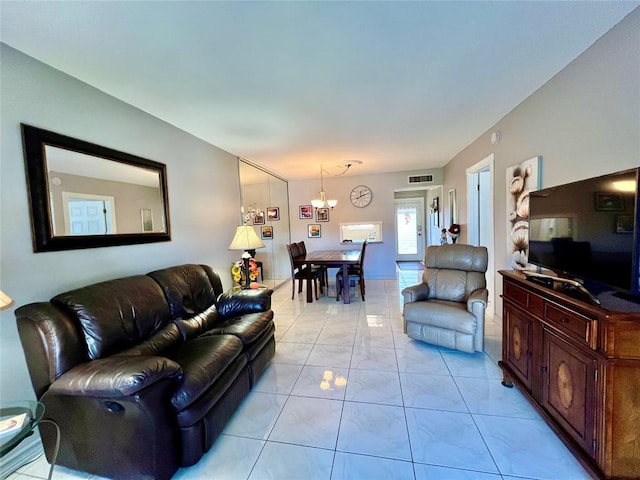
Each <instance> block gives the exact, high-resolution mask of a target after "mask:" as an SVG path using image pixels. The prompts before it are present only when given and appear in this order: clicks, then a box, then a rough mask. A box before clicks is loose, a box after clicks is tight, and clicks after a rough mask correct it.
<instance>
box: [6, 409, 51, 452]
mask: <svg viewBox="0 0 640 480" xmlns="http://www.w3.org/2000/svg"><path fill="white" fill-rule="evenodd" d="M22 414H26V418H25V420H24V422H23V423H22V426H21V427H20V428H19V429H17V430H14V431H12V432H9V433H7V434H4V435H0V457H4V456H5V455H6V454H7V453H9V452H10V451H11V450H13V449H14V448H15V447H17V446H18V445H19V444H20V442H22V441H23V440H24V439H25V438H27V437H28V436H29V435H31V434H33V431H34V430H35V428H36V427H37V426H38V425H39V424H40V422H41V421H42V418H43V417H44V405H43V404H42V403H40V402H36V401H35V400H34V401H24V402H14V403H9V404H7V405H6V406H3V407H2V408H0V421H2V420H8V419H10V418H11V417H14V416H16V415H22Z"/></svg>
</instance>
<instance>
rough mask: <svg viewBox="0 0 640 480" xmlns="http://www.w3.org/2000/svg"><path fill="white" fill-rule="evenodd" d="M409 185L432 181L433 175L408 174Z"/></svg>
mask: <svg viewBox="0 0 640 480" xmlns="http://www.w3.org/2000/svg"><path fill="white" fill-rule="evenodd" d="M408 178H409V182H408V183H409V185H416V184H420V183H433V175H409V177H408Z"/></svg>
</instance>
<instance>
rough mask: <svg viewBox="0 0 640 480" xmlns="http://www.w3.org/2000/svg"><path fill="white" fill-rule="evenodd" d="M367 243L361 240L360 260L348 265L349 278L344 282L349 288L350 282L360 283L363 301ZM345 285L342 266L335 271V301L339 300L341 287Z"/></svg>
mask: <svg viewBox="0 0 640 480" xmlns="http://www.w3.org/2000/svg"><path fill="white" fill-rule="evenodd" d="M368 243H369V241H368V240H365V241H364V242H362V250H361V251H360V261H359V262H358V264H357V265H350V266H349V269H348V273H349V278H348V281H347V283H346V288H350V286H351V282H352V281H353V282H354V285H355V282H358V284H359V285H360V296H361V297H362V301H364V292H365V285H364V255H365V253H366V251H367V244H368ZM344 285H345V282H344V281H343V278H342V268H340V269H339V270H338V272H337V273H336V292H337V295H336V301H339V300H340V294H341V293H342V288H343V286H344Z"/></svg>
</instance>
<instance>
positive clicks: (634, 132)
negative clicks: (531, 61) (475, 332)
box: [445, 7, 640, 314]
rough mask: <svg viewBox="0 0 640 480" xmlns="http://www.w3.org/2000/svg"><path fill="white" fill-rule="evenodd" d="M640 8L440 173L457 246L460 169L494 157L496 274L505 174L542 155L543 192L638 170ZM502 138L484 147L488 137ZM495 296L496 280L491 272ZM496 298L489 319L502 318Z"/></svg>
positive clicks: (463, 209) (462, 217) (501, 259)
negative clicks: (452, 206)
mask: <svg viewBox="0 0 640 480" xmlns="http://www.w3.org/2000/svg"><path fill="white" fill-rule="evenodd" d="M639 85H640V7H639V8H636V9H635V10H634V11H633V12H631V14H629V15H628V16H627V17H626V18H625V19H623V20H622V21H621V22H620V23H619V24H618V25H617V26H615V27H614V28H613V29H612V30H610V31H609V32H608V33H607V34H605V35H604V36H603V37H602V38H600V39H599V40H598V41H596V42H595V43H594V44H593V45H592V46H591V47H590V48H589V49H588V50H586V51H585V52H584V53H583V54H582V55H580V56H579V57H578V58H576V59H575V60H574V61H573V62H572V63H570V64H569V65H568V66H567V67H566V68H564V69H563V70H562V71H561V72H560V73H558V74H557V75H556V76H555V77H553V78H552V79H551V80H550V81H549V82H547V83H546V84H545V85H544V86H543V87H541V88H540V89H539V90H538V91H536V92H535V93H533V94H532V95H531V96H530V97H529V98H527V99H526V100H525V101H524V102H522V103H521V104H520V105H518V106H517V107H516V108H515V109H514V110H512V111H511V112H510V113H509V114H508V115H506V116H505V117H504V118H503V119H501V120H500V121H499V122H498V123H497V124H496V125H494V126H493V127H492V128H490V129H489V130H487V132H486V133H485V134H483V135H482V136H480V137H479V138H478V139H476V140H475V141H474V142H472V143H471V144H470V145H469V146H468V147H467V148H465V149H464V150H463V151H462V152H460V153H459V154H458V155H456V156H455V157H454V158H453V159H452V160H451V161H450V162H449V163H448V164H447V165H446V167H445V191H447V190H449V189H450V188H455V189H456V190H457V192H458V210H459V223H460V224H461V225H462V238H463V241H464V238H465V235H466V231H467V229H466V228H465V227H466V225H465V224H466V223H467V221H468V220H467V205H466V196H467V186H466V180H465V169H466V168H468V167H470V166H472V165H473V164H475V163H477V162H479V161H481V160H482V159H484V158H485V157H487V156H488V155H489V154H491V153H494V154H495V183H494V191H493V195H494V198H493V200H494V212H495V228H494V235H495V249H496V258H495V265H496V270H499V269H505V268H508V267H507V265H508V264H507V251H506V248H507V247H506V235H507V233H506V213H505V212H506V193H505V191H506V169H507V167H509V166H512V165H515V164H518V163H520V162H522V161H523V160H527V159H529V158H532V157H534V156H536V155H541V156H542V163H541V166H542V182H541V183H542V185H541V187H542V188H545V187H550V186H553V185H559V184H563V183H568V182H571V181H576V180H580V179H584V178H589V177H593V176H598V175H603V174H606V173H611V172H616V171H620V170H624V169H627V168H632V167H638V166H639V165H640V87H639ZM494 130H498V131H500V132H501V134H502V138H501V140H500V142H499V143H498V144H497V145H491V142H490V141H489V137H490V135H491V132H492V131H494ZM494 274H495V277H496V289H497V290H498V293H499V292H500V291H501V288H502V287H501V285H502V282H501V278H500V276H499V275H497V274H496V273H495V272H494ZM499 302H500V298H499V297H498V296H496V313H498V314H500V313H501V309H502V307H501V304H499Z"/></svg>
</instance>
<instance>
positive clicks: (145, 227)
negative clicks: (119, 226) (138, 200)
mask: <svg viewBox="0 0 640 480" xmlns="http://www.w3.org/2000/svg"><path fill="white" fill-rule="evenodd" d="M140 223H141V224H142V232H143V233H146V232H153V210H151V209H150V208H141V209H140Z"/></svg>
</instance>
